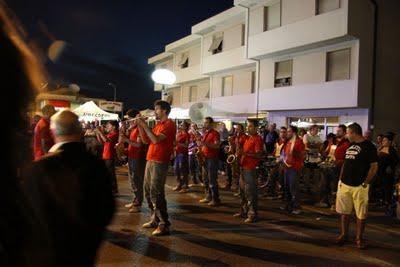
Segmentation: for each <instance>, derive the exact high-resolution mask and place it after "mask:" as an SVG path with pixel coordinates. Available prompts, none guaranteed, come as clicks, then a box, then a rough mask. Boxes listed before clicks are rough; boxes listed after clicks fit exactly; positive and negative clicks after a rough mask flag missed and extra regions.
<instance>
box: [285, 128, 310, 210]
mask: <svg viewBox="0 0 400 267" xmlns="http://www.w3.org/2000/svg"><path fill="white" fill-rule="evenodd" d="M287 138H288V140H287V142H286V144H285V146H284V147H283V148H282V150H283V151H282V153H283V154H282V155H283V163H284V164H285V165H284V184H285V194H286V201H287V204H286V207H285V208H284V209H285V210H286V211H288V212H290V213H292V214H295V215H297V214H300V213H301V211H300V199H299V188H298V184H299V174H300V171H301V169H302V168H303V164H304V157H305V146H304V143H303V140H301V138H299V137H298V136H297V127H296V126H292V125H291V126H289V128H288V130H287Z"/></svg>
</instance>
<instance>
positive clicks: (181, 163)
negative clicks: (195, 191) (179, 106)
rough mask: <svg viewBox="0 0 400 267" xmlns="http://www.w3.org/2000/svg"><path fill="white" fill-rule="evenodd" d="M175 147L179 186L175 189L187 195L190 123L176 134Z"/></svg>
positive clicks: (176, 172) (181, 126)
mask: <svg viewBox="0 0 400 267" xmlns="http://www.w3.org/2000/svg"><path fill="white" fill-rule="evenodd" d="M175 143H176V147H175V153H176V157H175V166H174V167H175V175H176V178H177V182H178V184H177V186H175V188H174V189H173V190H174V191H179V193H186V192H187V190H188V188H189V187H188V146H189V133H188V123H187V122H185V121H184V122H182V124H181V125H180V127H179V131H178V133H177V134H176V141H175Z"/></svg>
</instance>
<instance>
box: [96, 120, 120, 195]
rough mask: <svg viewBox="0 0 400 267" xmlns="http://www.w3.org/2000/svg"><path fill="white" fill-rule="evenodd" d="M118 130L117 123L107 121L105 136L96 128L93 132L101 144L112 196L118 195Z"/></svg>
mask: <svg viewBox="0 0 400 267" xmlns="http://www.w3.org/2000/svg"><path fill="white" fill-rule="evenodd" d="M118 129H119V125H118V122H117V121H109V122H107V124H106V132H107V134H106V135H105V134H104V133H103V132H101V131H100V130H99V129H98V128H96V130H95V132H96V136H97V140H98V141H99V142H100V143H102V144H103V160H104V162H105V164H106V167H107V169H108V171H109V172H110V174H111V176H110V177H111V184H112V188H113V193H114V194H117V193H118V185H117V177H116V175H115V155H116V151H115V145H116V144H117V143H118V137H119V132H118Z"/></svg>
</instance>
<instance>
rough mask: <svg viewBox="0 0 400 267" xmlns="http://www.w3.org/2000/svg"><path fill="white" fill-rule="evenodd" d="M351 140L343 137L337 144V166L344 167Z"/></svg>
mask: <svg viewBox="0 0 400 267" xmlns="http://www.w3.org/2000/svg"><path fill="white" fill-rule="evenodd" d="M349 146H350V142H349V141H348V140H347V139H346V138H343V139H342V140H340V142H339V143H338V144H337V146H336V150H335V163H336V166H338V167H342V165H343V163H344V157H345V156H346V150H347V149H348V148H349Z"/></svg>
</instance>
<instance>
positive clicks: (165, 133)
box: [137, 100, 176, 236]
mask: <svg viewBox="0 0 400 267" xmlns="http://www.w3.org/2000/svg"><path fill="white" fill-rule="evenodd" d="M154 110H155V113H156V118H157V120H158V122H157V124H156V126H154V128H153V130H151V129H150V128H149V127H148V125H147V124H146V122H145V121H144V120H142V119H139V120H137V123H138V126H139V133H140V136H141V137H142V139H144V137H145V136H147V137H148V139H149V141H150V142H149V143H150V145H149V150H148V152H147V163H146V169H145V175H144V190H145V197H146V199H147V202H148V203H149V208H150V210H151V220H150V222H148V223H145V224H144V225H143V228H156V229H155V230H154V231H153V233H152V235H153V236H160V235H167V234H169V226H170V224H171V223H170V222H169V220H168V212H167V201H166V200H165V188H164V187H165V181H166V178H167V172H168V164H169V162H170V159H171V155H172V153H173V152H174V141H175V134H176V126H175V122H174V121H172V120H171V119H168V114H169V113H170V111H171V105H170V104H169V103H168V102H166V101H163V100H158V101H156V102H155V103H154Z"/></svg>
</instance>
